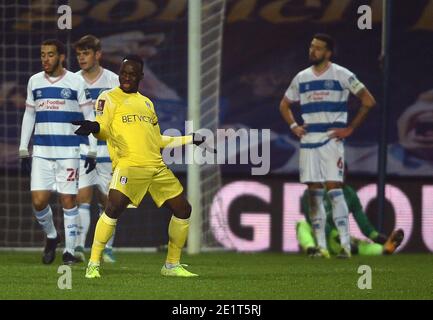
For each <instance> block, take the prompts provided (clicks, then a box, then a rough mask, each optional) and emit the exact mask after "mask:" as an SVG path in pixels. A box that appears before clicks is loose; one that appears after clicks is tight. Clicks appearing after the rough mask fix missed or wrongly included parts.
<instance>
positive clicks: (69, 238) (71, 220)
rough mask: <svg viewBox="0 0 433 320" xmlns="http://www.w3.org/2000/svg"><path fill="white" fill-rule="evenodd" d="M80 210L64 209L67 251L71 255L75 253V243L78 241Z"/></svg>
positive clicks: (75, 208)
mask: <svg viewBox="0 0 433 320" xmlns="http://www.w3.org/2000/svg"><path fill="white" fill-rule="evenodd" d="M78 219H79V216H78V208H77V207H73V208H72V209H65V208H63V220H64V225H65V250H64V252H66V251H67V252H69V253H70V254H74V253H75V242H76V239H77V231H78Z"/></svg>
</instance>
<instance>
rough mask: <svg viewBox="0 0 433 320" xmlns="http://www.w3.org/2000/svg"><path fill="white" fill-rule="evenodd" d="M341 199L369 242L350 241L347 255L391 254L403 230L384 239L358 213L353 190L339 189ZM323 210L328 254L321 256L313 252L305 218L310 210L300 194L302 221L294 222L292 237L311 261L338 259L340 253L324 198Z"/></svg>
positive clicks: (337, 236) (306, 200)
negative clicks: (331, 256) (350, 252)
mask: <svg viewBox="0 0 433 320" xmlns="http://www.w3.org/2000/svg"><path fill="white" fill-rule="evenodd" d="M343 193H344V198H345V200H346V203H347V207H348V208H349V212H351V213H352V214H353V217H354V218H355V221H356V223H357V225H358V227H359V229H360V230H361V232H362V233H363V234H364V235H365V236H366V237H367V238H369V239H370V240H371V241H367V240H360V239H356V238H354V237H351V251H352V254H359V255H370V256H371V255H373V256H375V255H382V254H392V253H394V251H395V250H396V249H397V247H398V246H399V245H400V244H401V242H402V241H403V238H404V233H403V230H401V229H398V230H395V231H393V232H392V233H391V235H390V236H389V237H388V238H387V237H386V236H385V235H383V234H381V233H379V232H378V231H377V230H376V229H375V228H374V227H373V226H372V224H371V223H370V221H369V220H368V217H367V215H366V214H365V212H364V211H363V209H362V206H361V202H360V201H359V198H358V195H357V194H356V192H355V190H353V188H351V187H350V186H348V185H343ZM324 206H325V211H326V216H327V219H326V227H325V232H326V238H327V243H328V251H327V252H326V251H325V252H324V251H323V250H322V251H320V250H318V249H317V244H316V240H315V238H314V232H313V229H312V227H311V221H310V219H309V215H308V214H307V213H308V212H309V210H310V205H309V201H308V190H306V191H305V192H304V195H303V196H302V198H301V207H302V209H301V210H302V213H303V214H304V215H305V217H306V220H302V221H298V223H297V224H296V236H297V239H298V242H299V245H300V247H301V248H302V250H303V251H304V252H306V253H307V254H308V255H309V256H311V257H326V258H329V256H330V254H333V255H338V253H339V252H340V251H341V246H340V239H339V235H338V230H337V228H336V226H335V224H334V221H333V219H332V205H331V202H330V200H329V198H328V197H327V195H326V194H325V199H324Z"/></svg>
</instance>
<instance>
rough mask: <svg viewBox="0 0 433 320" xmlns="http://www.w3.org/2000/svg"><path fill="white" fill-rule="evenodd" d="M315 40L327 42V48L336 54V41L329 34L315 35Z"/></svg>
mask: <svg viewBox="0 0 433 320" xmlns="http://www.w3.org/2000/svg"><path fill="white" fill-rule="evenodd" d="M313 39H317V40H320V41H323V42H325V43H326V48H328V50H329V51H332V53H334V50H335V41H334V38H332V37H331V36H330V35H329V34H326V33H316V34H315V35H314V37H313Z"/></svg>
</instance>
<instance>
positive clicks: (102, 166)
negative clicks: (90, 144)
mask: <svg viewBox="0 0 433 320" xmlns="http://www.w3.org/2000/svg"><path fill="white" fill-rule="evenodd" d="M84 163H85V161H84V160H80V182H79V188H80V189H83V188H86V187H90V186H94V185H96V186H97V187H98V189H99V191H101V192H102V193H103V194H105V195H108V190H109V187H110V182H111V177H112V168H111V162H102V163H96V168H95V170H92V171H91V172H89V173H86V170H87V169H86V168H84Z"/></svg>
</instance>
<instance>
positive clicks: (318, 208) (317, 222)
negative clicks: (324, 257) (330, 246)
mask: <svg viewBox="0 0 433 320" xmlns="http://www.w3.org/2000/svg"><path fill="white" fill-rule="evenodd" d="M309 192H310V197H311V200H312V202H313V203H312V204H311V209H310V210H311V211H310V212H309V215H310V220H311V225H312V227H313V231H314V235H315V236H316V241H317V245H318V246H319V247H320V248H322V249H327V244H326V233H325V226H326V212H325V207H324V205H323V196H324V194H325V190H323V189H315V190H310V191H309Z"/></svg>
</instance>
